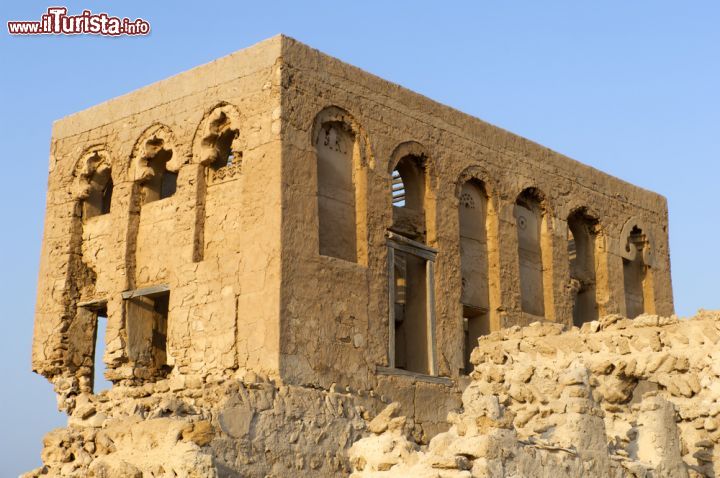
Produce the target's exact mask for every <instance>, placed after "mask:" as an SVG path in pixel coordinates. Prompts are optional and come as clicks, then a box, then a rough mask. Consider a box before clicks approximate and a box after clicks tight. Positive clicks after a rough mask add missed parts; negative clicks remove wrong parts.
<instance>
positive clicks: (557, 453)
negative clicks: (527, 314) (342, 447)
mask: <svg viewBox="0 0 720 478" xmlns="http://www.w3.org/2000/svg"><path fill="white" fill-rule="evenodd" d="M719 340H720V312H709V311H700V312H699V313H698V315H697V316H696V317H694V318H692V319H689V320H679V319H678V318H677V317H669V318H667V317H658V316H656V315H642V316H640V317H638V318H636V319H635V320H628V319H626V318H623V317H621V316H619V315H610V316H605V317H603V318H602V319H601V320H599V321H593V322H589V323H586V324H584V325H583V327H582V328H580V329H578V328H577V327H574V328H572V330H570V331H563V326H561V325H559V324H554V323H540V322H535V323H533V324H530V325H529V326H528V327H525V328H520V327H512V328H509V329H507V330H503V331H500V332H495V333H492V334H490V335H488V336H485V337H483V338H481V339H480V341H479V346H478V347H477V348H476V349H475V350H474V351H473V354H472V362H473V364H474V365H475V370H474V372H473V373H472V382H471V383H470V385H469V386H468V387H467V388H466V389H465V391H464V392H463V396H462V401H463V408H462V411H460V412H458V413H455V412H451V413H450V414H449V415H448V422H449V424H450V425H451V426H450V429H449V430H448V431H447V432H445V433H440V434H438V435H436V436H435V437H434V438H433V439H432V440H431V441H430V443H429V445H427V446H418V445H417V444H416V443H414V442H413V441H412V440H409V439H408V438H407V433H406V429H405V428H404V426H403V425H404V418H403V417H397V416H394V415H396V414H398V410H397V407H395V406H391V407H388V408H387V409H386V411H385V412H383V413H381V414H380V415H378V417H377V418H376V419H375V420H374V421H373V422H372V424H373V426H372V427H369V430H370V431H371V432H374V433H373V434H372V435H370V436H368V437H366V438H363V439H361V440H359V441H358V442H356V443H354V444H353V446H352V447H351V449H350V451H349V455H350V460H351V463H352V466H353V470H354V472H353V474H352V475H351V476H352V477H355V478H369V477H378V478H391V477H407V476H413V477H416V478H424V477H428V478H429V477H443V478H446V477H447V478H451V477H453V478H454V477H457V478H460V477H493V478H495V477H516V476H517V477H520V476H522V477H527V478H532V477H548V476H552V477H553V478H560V477H577V476H583V477H598V478H601V477H603V478H604V477H638V478H639V477H673V478H675V477H712V476H716V474H717V473H718V472H719V471H720V459H718V453H719V452H718V450H717V448H716V446H717V444H718V442H720V430H718V419H720V416H719V415H720V380H718V378H719V377H720V351H718V347H717V344H718V341H719Z"/></svg>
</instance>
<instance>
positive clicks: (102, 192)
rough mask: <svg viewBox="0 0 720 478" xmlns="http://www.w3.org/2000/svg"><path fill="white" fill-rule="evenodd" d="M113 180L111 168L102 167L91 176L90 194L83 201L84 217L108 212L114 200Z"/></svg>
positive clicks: (87, 217)
mask: <svg viewBox="0 0 720 478" xmlns="http://www.w3.org/2000/svg"><path fill="white" fill-rule="evenodd" d="M112 193H113V182H112V175H111V172H110V168H108V167H100V168H99V169H98V170H96V171H95V173H94V174H93V175H92V176H91V177H90V188H89V191H88V195H87V197H86V198H85V200H84V201H83V205H82V206H83V211H82V213H83V218H85V219H89V218H91V217H95V216H100V215H103V214H108V213H109V212H110V205H111V202H112Z"/></svg>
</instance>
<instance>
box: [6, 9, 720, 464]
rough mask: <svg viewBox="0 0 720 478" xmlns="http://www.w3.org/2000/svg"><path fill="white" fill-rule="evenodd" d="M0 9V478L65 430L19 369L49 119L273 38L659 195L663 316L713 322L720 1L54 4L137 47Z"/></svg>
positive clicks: (42, 390)
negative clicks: (672, 306) (111, 28)
mask: <svg viewBox="0 0 720 478" xmlns="http://www.w3.org/2000/svg"><path fill="white" fill-rule="evenodd" d="M8 3H9V2H5V3H4V4H3V7H2V18H1V19H2V25H1V26H2V32H1V33H0V68H1V69H2V73H1V74H0V95H2V97H0V105H1V109H0V139H1V143H0V144H2V149H1V150H0V151H2V155H3V157H4V159H3V165H2V178H3V187H2V188H0V199H1V200H0V204H2V206H0V207H2V217H3V222H2V224H3V225H2V229H3V234H1V235H0V254H2V267H3V271H2V274H0V277H1V279H0V280H2V284H1V285H2V292H3V297H4V300H3V306H2V311H1V312H0V314H1V315H0V317H1V318H2V326H3V329H2V330H3V332H2V334H0V354H1V355H0V367H2V369H1V371H2V378H3V386H2V392H0V401H1V402H0V425H1V426H0V429H1V430H2V431H1V432H0V434H1V435H0V443H3V445H2V446H0V476H2V477H5V476H13V475H16V474H17V473H18V472H20V471H21V470H27V469H30V468H32V467H34V466H38V465H39V453H40V448H41V437H42V435H43V433H45V432H46V431H48V430H50V429H51V428H53V427H57V426H60V425H61V424H63V423H64V417H62V416H61V415H59V414H57V413H56V412H55V398H54V395H53V393H52V390H51V387H50V386H49V384H48V383H47V382H46V381H45V380H44V379H42V378H41V377H37V376H34V375H33V374H32V373H31V372H30V341H31V335H32V321H33V307H34V302H35V284H36V279H37V266H38V255H39V251H40V241H41V237H42V221H43V211H44V206H45V187H46V179H47V178H46V174H47V162H48V154H49V142H50V129H51V124H52V121H53V120H55V119H57V118H60V117H63V116H65V115H67V114H70V113H72V112H75V111H78V110H81V109H84V108H87V107H89V106H91V105H94V104H96V103H99V102H102V101H104V100H107V99H109V98H112V97H114V96H117V95H120V94H123V93H126V92H128V91H131V90H134V89H136V88H138V87H141V86H143V85H147V84H149V83H152V82H154V81H157V80H160V79H163V78H165V77H168V76H170V75H173V74H175V73H178V72H181V71H183V70H186V69H188V68H191V67H193V66H196V65H199V64H202V63H205V62H208V61H211V60H213V59H215V58H218V57H220V56H223V55H226V54H228V53H230V52H232V51H235V50H238V49H241V48H244V47H246V46H249V45H251V44H253V43H256V42H257V41H260V40H262V39H264V38H267V37H270V36H272V35H274V34H276V33H281V32H282V33H286V34H288V35H290V36H293V37H295V38H297V39H298V40H301V41H303V42H305V43H308V44H309V45H311V46H314V47H316V48H319V49H320V50H323V51H325V52H327V53H329V54H331V55H334V56H336V57H338V58H340V59H342V60H344V61H347V62H349V63H352V64H355V65H357V66H359V67H361V68H364V69H366V70H368V71H370V72H372V73H375V74H377V75H379V76H381V77H384V78H386V79H389V80H391V81H394V82H397V83H399V84H401V85H403V86H406V87H408V88H410V89H413V90H415V91H417V92H420V93H422V94H425V95H427V96H429V97H431V98H433V99H435V100H437V101H440V102H442V103H445V104H448V105H450V106H453V107H455V108H458V109H460V110H462V111H465V112H467V113H470V114H472V115H475V116H478V117H480V118H482V119H484V120H487V121H489V122H491V123H494V124H496V125H499V126H502V127H504V128H506V129H509V130H511V131H513V132H516V133H519V134H521V135H523V136H526V137H528V138H530V139H533V140H535V141H538V142H539V143H542V144H543V145H546V146H548V147H550V148H552V149H555V150H557V151H560V152H562V153H565V154H567V155H569V156H571V157H573V158H576V159H578V160H580V161H582V162H584V163H587V164H589V165H592V166H594V167H596V168H599V169H601V170H603V171H606V172H608V173H611V174H613V175H616V176H618V177H620V178H623V179H625V180H627V181H630V182H632V183H635V184H638V185H640V186H643V187H646V188H649V189H652V190H654V191H657V192H660V193H662V194H664V195H665V196H666V197H667V198H668V200H669V203H670V236H671V237H670V239H671V240H670V243H671V251H672V268H673V284H674V287H675V301H676V302H675V303H676V309H677V312H678V313H679V314H681V315H688V314H691V313H693V312H694V311H695V310H696V309H697V308H699V307H704V308H720V296H719V295H718V293H717V279H716V277H718V275H719V274H720V254H718V252H717V250H716V249H715V248H716V247H717V242H718V241H717V240H716V237H717V236H718V235H720V221H719V220H718V219H719V218H718V213H717V212H716V211H715V206H714V203H715V201H716V200H717V198H718V196H717V193H716V192H717V190H718V186H719V185H718V181H719V179H720V161H719V160H720V94H719V92H718V88H719V85H720V27H718V25H719V24H720V3H718V2H716V1H689V2H678V1H672V2H670V1H658V0H652V1H651V0H642V1H633V2H628V1H626V0H622V1H621V0H608V1H603V2H579V1H577V0H573V1H569V0H568V1H545V2H541V1H537V0H526V1H513V2H510V1H499V0H498V1H482V2H467V3H462V2H457V3H455V4H452V2H427V3H426V4H423V3H422V2H411V1H394V2H393V1H388V0H385V1H382V2H374V1H363V2H352V1H346V2H312V3H311V2H307V3H303V2H299V1H294V2H286V1H275V2H241V1H236V2H214V1H210V0H206V1H203V2H187V3H185V5H187V6H185V7H184V6H183V2H161V1H157V2H149V1H144V2H139V1H123V2H117V3H116V4H113V3H108V2H90V1H88V2H85V3H79V2H69V3H65V5H67V6H68V8H69V10H70V12H71V13H79V12H80V11H81V10H82V9H83V8H90V9H92V10H93V11H106V12H108V13H110V14H112V15H117V16H127V17H130V18H136V17H143V18H145V19H146V20H148V21H149V22H150V23H151V25H152V34H151V35H150V36H148V37H144V38H127V37H123V38H99V37H42V38H31V37H13V38H11V37H10V36H9V35H8V34H7V31H6V27H5V21H7V20H9V19H13V20H14V19H16V20H34V19H36V18H39V16H40V15H41V14H42V13H43V12H44V10H45V8H47V7H48V6H49V5H54V4H56V3H57V2H50V3H38V2H36V1H24V2H13V3H15V4H16V5H9V4H8Z"/></svg>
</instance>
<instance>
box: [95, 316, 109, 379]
mask: <svg viewBox="0 0 720 478" xmlns="http://www.w3.org/2000/svg"><path fill="white" fill-rule="evenodd" d="M107 321H108V314H107V308H106V307H105V306H104V305H103V306H102V307H100V308H98V309H97V310H96V312H95V349H94V351H93V355H94V360H93V393H98V392H101V391H103V390H107V389H109V388H111V387H112V383H111V382H109V381H108V380H107V379H106V378H105V370H106V369H107V366H106V365H105V361H104V360H103V356H104V355H105V334H106V331H107Z"/></svg>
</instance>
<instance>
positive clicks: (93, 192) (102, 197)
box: [74, 145, 113, 219]
mask: <svg viewBox="0 0 720 478" xmlns="http://www.w3.org/2000/svg"><path fill="white" fill-rule="evenodd" d="M112 194H113V178H112V160H111V159H110V154H109V153H108V152H107V150H106V149H105V148H104V146H102V145H98V146H93V147H90V148H88V149H86V150H85V152H84V153H83V155H82V156H81V157H80V159H79V160H78V162H77V164H76V166H75V185H74V195H75V197H76V198H77V199H78V200H79V201H80V204H81V209H82V211H81V214H82V217H83V219H89V218H91V217H94V216H100V215H103V214H108V213H109V212H110V207H111V204H112Z"/></svg>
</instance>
